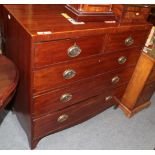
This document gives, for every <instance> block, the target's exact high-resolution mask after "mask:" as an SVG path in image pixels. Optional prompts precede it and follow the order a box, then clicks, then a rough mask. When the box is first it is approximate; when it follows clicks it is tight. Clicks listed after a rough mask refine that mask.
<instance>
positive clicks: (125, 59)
mask: <svg viewBox="0 0 155 155" xmlns="http://www.w3.org/2000/svg"><path fill="white" fill-rule="evenodd" d="M126 61H127V58H126V57H125V56H121V57H119V58H118V63H119V64H124V63H125V62H126Z"/></svg>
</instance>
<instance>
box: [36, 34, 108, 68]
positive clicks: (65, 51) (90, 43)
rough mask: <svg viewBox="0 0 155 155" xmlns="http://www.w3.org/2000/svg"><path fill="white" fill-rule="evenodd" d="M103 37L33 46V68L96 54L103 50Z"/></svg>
mask: <svg viewBox="0 0 155 155" xmlns="http://www.w3.org/2000/svg"><path fill="white" fill-rule="evenodd" d="M104 38H105V37H104V35H103V36H90V37H82V38H77V39H66V40H59V41H50V42H44V43H37V44H35V55H34V66H35V68H38V67H43V66H47V65H50V64H55V63H59V62H63V61H68V60H73V59H78V58H83V57H86V56H90V55H93V54H98V53H100V52H102V51H103V48H104Z"/></svg>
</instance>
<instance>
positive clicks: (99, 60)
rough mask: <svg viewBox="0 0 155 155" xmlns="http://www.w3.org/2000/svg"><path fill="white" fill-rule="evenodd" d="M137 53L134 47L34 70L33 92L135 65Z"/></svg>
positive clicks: (138, 52) (138, 50) (138, 51)
mask: <svg viewBox="0 0 155 155" xmlns="http://www.w3.org/2000/svg"><path fill="white" fill-rule="evenodd" d="M139 54H140V49H138V48H135V49H130V50H125V51H120V52H117V53H112V54H102V55H97V56H94V57H91V58H89V59H84V60H80V61H71V62H67V63H62V64H58V65H53V66H51V67H47V68H44V69H40V70H35V71H34V83H33V92H34V93H37V92H42V91H45V90H50V89H54V88H57V87H61V86H64V85H66V84H70V83H71V82H76V81H78V80H81V79H84V78H89V77H92V76H96V75H98V74H102V73H106V72H108V71H112V70H115V69H118V68H124V67H127V66H130V65H135V64H136V62H137V59H138V58H139Z"/></svg>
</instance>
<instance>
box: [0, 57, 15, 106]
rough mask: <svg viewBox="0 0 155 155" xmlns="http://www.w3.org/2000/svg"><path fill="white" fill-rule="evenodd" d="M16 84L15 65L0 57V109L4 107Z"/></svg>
mask: <svg viewBox="0 0 155 155" xmlns="http://www.w3.org/2000/svg"><path fill="white" fill-rule="evenodd" d="M17 82H18V72H17V68H16V67H15V65H14V64H13V63H12V62H11V61H10V60H9V59H8V58H6V57H5V56H2V55H0V109H1V108H3V107H4V106H6V104H7V103H8V101H9V100H10V97H11V96H10V95H11V94H12V93H13V92H14V90H15V88H16V86H17Z"/></svg>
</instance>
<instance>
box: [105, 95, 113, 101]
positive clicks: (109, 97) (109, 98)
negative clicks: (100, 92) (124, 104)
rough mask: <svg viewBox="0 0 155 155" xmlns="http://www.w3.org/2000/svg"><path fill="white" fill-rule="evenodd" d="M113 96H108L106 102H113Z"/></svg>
mask: <svg viewBox="0 0 155 155" xmlns="http://www.w3.org/2000/svg"><path fill="white" fill-rule="evenodd" d="M112 98H113V97H112V96H107V97H106V98H105V101H111V100H112Z"/></svg>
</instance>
